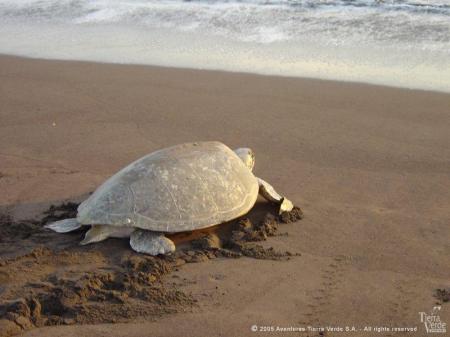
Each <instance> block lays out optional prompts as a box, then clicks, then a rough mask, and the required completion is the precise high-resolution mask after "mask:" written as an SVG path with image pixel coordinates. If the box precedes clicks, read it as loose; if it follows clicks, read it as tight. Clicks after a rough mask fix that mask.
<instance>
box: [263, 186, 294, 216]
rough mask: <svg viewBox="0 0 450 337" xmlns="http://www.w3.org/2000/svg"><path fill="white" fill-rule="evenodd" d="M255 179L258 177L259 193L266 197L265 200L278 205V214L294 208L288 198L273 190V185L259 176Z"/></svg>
mask: <svg viewBox="0 0 450 337" xmlns="http://www.w3.org/2000/svg"><path fill="white" fill-rule="evenodd" d="M257 179H258V184H259V193H261V195H262V196H263V197H264V198H266V199H267V200H269V201H271V202H273V203H276V204H279V205H280V210H279V213H280V214H281V213H283V212H290V211H292V209H293V208H294V205H293V204H292V202H291V201H290V200H289V199H288V198H286V197H283V196H282V195H280V194H278V192H277V191H275V189H274V188H273V186H272V185H270V184H269V183H268V182H267V181H265V180H263V179H261V178H257Z"/></svg>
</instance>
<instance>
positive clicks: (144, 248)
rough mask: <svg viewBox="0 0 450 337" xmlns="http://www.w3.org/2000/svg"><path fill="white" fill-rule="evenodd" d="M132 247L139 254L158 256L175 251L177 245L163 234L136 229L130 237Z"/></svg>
mask: <svg viewBox="0 0 450 337" xmlns="http://www.w3.org/2000/svg"><path fill="white" fill-rule="evenodd" d="M130 246H131V248H133V250H135V251H136V252H138V253H145V254H149V255H153V256H156V255H158V254H162V255H164V254H169V253H172V252H174V251H175V244H174V243H173V241H172V240H170V239H169V238H166V237H165V236H164V234H163V233H160V232H152V231H147V230H142V229H136V230H135V231H134V232H133V233H131V236H130Z"/></svg>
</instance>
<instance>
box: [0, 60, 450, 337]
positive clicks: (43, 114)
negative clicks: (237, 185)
mask: <svg viewBox="0 0 450 337" xmlns="http://www.w3.org/2000/svg"><path fill="white" fill-rule="evenodd" d="M0 76H1V81H0V191H2V193H1V194H0V212H1V214H8V215H10V216H11V217H12V218H13V219H14V221H16V222H20V221H21V220H24V219H41V218H42V217H43V212H44V211H45V210H46V209H48V208H49V206H50V205H60V204H61V203H63V202H67V201H71V202H80V201H82V200H83V198H85V197H86V196H87V195H88V193H89V192H90V191H92V190H94V189H95V188H96V186H98V185H99V184H100V183H101V182H103V181H104V180H105V179H106V178H107V177H109V176H110V175H111V174H113V173H115V172H116V171H117V170H118V169H120V168H121V167H123V166H124V165H126V164H128V163H129V162H131V161H133V160H135V159H137V158H139V157H140V156H142V155H144V154H147V153H149V152H152V151H154V150H156V149H159V148H162V147H166V146H169V145H173V144H178V143H183V142H190V141H197V140H219V141H222V142H224V143H225V144H227V145H229V146H230V147H231V148H235V147H241V146H248V147H251V148H252V149H254V151H255V153H256V167H255V173H256V175H258V176H260V177H262V178H264V179H265V180H267V181H269V182H270V183H272V184H273V185H274V186H275V188H276V189H277V190H279V191H280V192H282V193H283V194H285V195H287V196H288V197H289V198H290V199H291V200H293V201H294V202H295V204H297V205H299V206H300V207H302V209H303V211H304V213H305V217H304V219H302V220H301V221H298V222H294V223H290V224H284V225H283V226H280V229H279V231H280V234H282V233H287V234H285V235H277V236H274V237H270V238H268V240H267V241H264V242H263V244H264V246H266V247H273V248H274V249H275V250H279V251H289V252H292V253H293V254H298V256H292V257H291V258H289V259H282V260H273V259H255V258H251V257H242V258H238V259H235V258H227V257H221V256H218V257H215V258H213V259H201V260H202V262H201V263H187V264H183V265H182V266H180V267H179V268H178V267H177V268H176V270H173V271H172V272H171V273H170V274H167V275H162V276H161V277H162V279H163V283H162V284H163V285H164V286H165V287H166V288H167V289H168V290H169V291H170V290H174V291H180V292H182V293H183V294H186V296H188V298H186V299H185V298H181V302H182V303H181V304H182V305H180V306H178V305H177V306H176V307H175V308H174V310H166V311H164V310H162V311H161V310H159V311H157V312H156V313H155V312H154V311H152V310H149V311H148V312H147V313H145V315H141V316H140V317H139V318H137V319H133V315H134V314H135V312H133V311H130V310H131V309H130V310H128V312H130V315H129V316H130V317H128V318H126V320H125V321H126V322H119V323H113V324H112V323H104V324H89V321H86V322H85V323H86V324H73V323H74V322H73V321H66V322H62V323H61V324H62V325H58V326H52V327H45V326H44V327H41V328H33V327H30V328H31V329H30V330H28V332H26V333H25V334H24V335H25V336H42V335H45V336H58V337H59V336H136V337H137V336H193V337H194V336H247V335H249V336H255V335H283V336H286V335H294V334H295V333H289V332H284V333H281V332H278V333H277V332H272V333H270V332H259V333H254V332H252V331H251V326H252V325H257V326H258V327H269V328H268V329H270V327H274V328H275V329H276V327H277V326H279V327H284V328H289V327H305V328H306V327H307V326H313V327H327V326H334V327H342V328H344V329H345V327H346V326H352V325H354V326H355V328H356V329H363V328H364V327H365V326H370V327H409V328H414V327H417V330H418V331H417V332H413V333H401V332H392V331H391V332H383V333H376V332H374V331H372V332H364V331H356V332H349V333H339V334H337V333H330V332H326V333H325V335H327V336H335V335H338V336H347V335H348V336H381V335H383V336H411V335H415V336H423V335H425V330H424V325H423V323H421V322H420V316H419V312H427V313H429V312H430V311H431V309H432V308H433V306H434V305H436V303H442V309H441V310H440V318H441V320H442V321H444V322H447V323H448V324H449V323H450V307H449V304H448V303H446V302H444V301H443V300H439V299H437V298H436V297H435V296H434V294H435V290H436V289H447V288H449V287H450V281H449V280H450V261H449V259H448V256H449V255H450V245H449V238H450V227H449V223H450V188H449V186H450V146H449V144H450V132H449V130H450V94H443V93H435V92H427V91H417V90H407V89H395V88H388V87H382V86H372V85H364V84H353V83H342V82H331V81H320V80H311V79H298V78H281V77H269V76H258V75H251V74H234V73H226V72H212V71H198V70H185V69H169V68H157V67H148V66H128V65H109V64H95V63H82V62H60V61H45V60H31V59H22V58H16V57H9V56H1V57H0ZM270 211H272V212H273V209H272V208H271V206H270V205H268V204H267V203H266V202H264V201H263V200H259V201H258V204H257V207H256V209H255V211H254V212H253V213H251V214H250V215H249V217H250V218H251V219H252V220H254V221H257V219H259V217H260V215H261V214H264V213H265V212H270ZM27 228H28V227H27ZM33 228H34V227H33ZM2 230H3V232H2V233H4V232H5V231H4V228H3V229H2ZM33 230H34V229H33ZM36 231H37V234H36V233H35V232H33V233H32V234H31V235H30V236H29V237H24V236H21V235H17V238H15V237H14V236H11V232H8V233H10V234H8V235H9V236H8V237H7V240H6V239H5V238H6V236H3V237H2V239H3V240H2V241H1V242H0V261H3V262H2V263H3V265H1V266H0V268H2V269H1V271H2V273H0V280H1V282H0V296H1V297H2V299H6V298H7V299H12V298H10V297H12V294H14V295H17V287H18V286H19V285H21V283H20V282H25V281H26V282H29V280H27V278H26V277H24V276H23V273H28V274H29V275H31V276H30V277H33V278H34V279H33V280H34V282H38V281H39V282H43V283H48V282H51V281H52V280H53V279H54V277H59V276H61V275H63V276H67V275H70V273H71V272H74V271H76V272H80V271H82V272H83V273H86V274H89V273H97V272H99V271H100V272H105V270H106V271H107V270H109V271H117V270H118V269H117V265H115V264H116V263H122V259H124V258H129V259H134V258H135V257H134V256H135V255H134V254H133V253H132V251H131V250H130V249H129V248H128V245H127V242H126V240H111V241H107V242H105V243H102V244H100V246H98V248H96V246H89V247H79V246H78V245H77V242H78V241H79V239H80V238H81V234H80V233H78V234H76V233H75V234H70V235H66V236H64V235H56V234H48V233H46V232H43V231H41V230H40V228H38V229H37V230H36ZM36 237H38V238H39V237H40V238H41V239H40V241H39V240H37V239H34V238H36ZM39 247H41V248H39ZM42 247H47V249H48V250H46V249H45V248H42ZM35 249H43V250H38V251H34V253H33V250H35ZM27 254H28V255H27ZM30 254H31V255H30ZM33 254H34V255H37V256H38V257H37V258H36V257H34V255H33ZM46 254H47V255H46ZM64 254H66V255H64ZM4 261H7V262H8V261H9V262H8V263H11V261H19V262H20V263H19V262H18V263H16V264H14V268H15V269H13V268H12V267H11V268H10V269H8V268H9V267H8V263H7V264H5V262H4ZM33 261H34V262H33ZM36 261H38V262H39V261H40V262H39V263H40V264H36ZM118 261H119V262H118ZM41 271H42V272H41ZM52 276H53V278H52ZM12 285H15V287H16V290H15V291H16V293H13V292H11V293H8V291H10V290H8V289H10V288H11V289H12ZM23 286H24V289H27V288H26V287H27V285H26V283H24V284H23ZM166 288H165V289H166ZM113 290H114V289H113ZM118 291H119V293H120V289H119V290H118ZM24 292H25V290H24ZM9 295H11V296H9ZM25 295H26V294H25V293H24V294H23V296H25ZM149 296H151V295H149ZM184 300H186V301H185V302H184ZM118 307H119V308H120V305H119V306H118ZM164 308H166V307H164ZM146 315H147V316H146ZM124 316H125V315H124ZM75 323H76V322H75ZM447 329H448V328H447ZM297 335H298V333H297ZM300 335H303V336H318V335H320V332H319V331H308V332H305V333H303V334H300Z"/></svg>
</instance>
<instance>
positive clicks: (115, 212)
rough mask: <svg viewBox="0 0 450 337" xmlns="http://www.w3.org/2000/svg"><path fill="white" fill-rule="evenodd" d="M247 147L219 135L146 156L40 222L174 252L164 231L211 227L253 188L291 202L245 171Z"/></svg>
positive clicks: (243, 207) (247, 202) (282, 206)
mask: <svg viewBox="0 0 450 337" xmlns="http://www.w3.org/2000/svg"><path fill="white" fill-rule="evenodd" d="M254 164H255V156H254V155H253V152H252V150H251V149H249V148H239V149H237V150H235V151H233V150H231V149H230V148H228V147H227V146H226V145H224V144H222V143H220V142H197V143H187V144H180V145H176V146H173V147H169V148H165V149H162V150H159V151H156V152H153V153H150V154H149V155H146V156H144V157H142V158H140V159H138V160H136V161H135V162H133V163H131V164H130V165H128V166H127V167H125V168H123V169H122V170H121V171H119V172H117V173H116V174H115V175H113V176H112V177H111V178H109V179H108V180H106V181H105V182H104V183H103V184H102V185H101V186H100V187H99V188H98V189H97V190H96V191H95V192H94V193H93V194H92V195H91V196H89V198H88V199H86V200H85V201H84V202H83V203H81V204H80V205H79V206H78V210H77V211H78V213H77V217H76V218H71V219H65V220H60V221H57V222H53V223H50V224H48V225H46V226H45V227H46V228H50V229H52V230H54V231H56V232H58V233H66V232H70V231H73V230H76V229H78V228H80V227H81V226H83V225H90V226H91V228H90V229H89V230H88V231H87V232H86V234H85V237H84V240H83V241H81V244H83V245H84V244H88V243H93V242H99V241H102V240H105V239H106V238H108V237H119V238H123V237H130V245H131V248H133V249H134V250H135V251H137V252H141V253H146V254H150V255H158V254H168V253H171V252H173V251H175V244H174V243H173V242H172V241H171V240H170V239H169V238H167V237H165V236H164V233H174V232H184V231H192V230H196V229H201V228H206V227H210V226H214V225H217V224H220V223H223V222H226V221H230V220H233V219H235V218H238V217H239V216H241V215H244V214H246V213H247V212H248V211H249V210H250V209H251V208H252V207H253V205H254V204H255V202H256V199H257V197H258V192H259V193H261V195H262V196H264V197H265V198H266V199H267V200H269V201H271V202H274V203H276V204H278V205H279V211H280V213H281V212H284V211H290V210H292V208H293V205H292V203H291V202H290V201H289V200H288V199H286V198H285V197H283V196H281V195H279V194H278V193H277V192H276V191H275V190H274V188H273V187H272V186H271V185H269V184H268V183H267V182H265V181H264V180H262V179H261V178H257V177H255V176H254V175H253V173H252V169H253V166H254Z"/></svg>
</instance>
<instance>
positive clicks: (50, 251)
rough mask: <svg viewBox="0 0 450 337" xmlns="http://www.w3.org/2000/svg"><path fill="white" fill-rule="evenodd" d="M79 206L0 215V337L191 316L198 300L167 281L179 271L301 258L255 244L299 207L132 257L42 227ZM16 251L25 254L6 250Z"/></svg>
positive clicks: (124, 248)
mask: <svg viewBox="0 0 450 337" xmlns="http://www.w3.org/2000/svg"><path fill="white" fill-rule="evenodd" d="M76 208H77V204H74V203H66V204H62V205H60V206H52V207H50V208H49V209H48V210H47V211H46V212H45V213H44V217H43V218H42V219H40V220H31V221H20V222H15V221H13V220H12V219H11V218H10V217H9V216H7V215H3V216H1V217H0V336H1V337H4V336H10V335H14V334H17V333H20V331H22V330H27V329H31V328H33V327H40V326H48V325H60V324H87V323H111V322H127V321H130V320H135V319H139V318H145V319H146V320H148V319H156V318H157V317H160V316H161V315H165V314H168V313H173V312H178V311H182V310H183V311H184V310H189V308H191V307H192V306H195V303H196V300H195V299H194V298H192V296H191V295H190V294H185V293H184V292H183V291H181V290H180V289H179V288H176V286H175V285H174V284H173V283H170V282H166V281H165V279H166V278H167V277H166V276H167V275H168V274H170V273H171V272H172V271H173V270H174V269H176V268H178V267H180V266H181V265H184V264H186V263H195V262H202V261H207V260H209V259H215V258H239V257H242V256H249V257H253V258H258V259H273V260H280V259H288V258H290V257H291V256H293V255H296V254H294V253H291V252H277V251H275V250H274V249H273V248H264V247H263V246H261V245H259V244H257V242H258V241H264V240H267V238H268V237H270V236H274V235H277V233H278V227H279V225H280V223H284V222H291V221H295V220H298V219H301V217H302V214H301V210H300V209H299V208H295V209H294V210H293V211H292V212H291V213H289V214H282V215H281V216H275V215H272V214H267V215H266V216H265V218H264V220H263V221H261V222H257V223H252V222H251V221H250V220H249V219H241V220H238V221H234V222H230V223H228V224H224V225H221V226H220V227H221V228H222V227H223V226H225V227H226V226H228V227H229V230H228V231H225V233H226V234H223V233H221V234H218V233H216V232H214V231H213V232H207V233H203V234H202V233H200V235H198V236H199V237H198V238H196V239H195V240H192V241H190V242H189V244H188V245H185V246H182V245H181V246H180V248H179V249H178V250H177V251H176V252H175V254H173V255H171V256H158V257H152V256H147V255H142V254H137V253H135V252H133V251H132V250H131V249H130V248H129V246H128V242H127V240H116V239H110V240H107V241H105V242H103V243H99V244H96V245H90V246H79V245H78V243H79V241H80V239H81V237H82V235H83V231H82V230H79V231H76V232H74V233H70V234H64V235H63V234H57V233H53V232H50V231H48V230H45V229H43V226H44V225H45V224H46V223H48V222H50V221H55V220H59V219H64V218H68V217H74V216H75V214H76ZM14 245H16V246H18V245H21V246H22V247H24V249H23V251H21V252H20V253H17V249H15V250H14V252H11V251H9V250H8V247H12V246H14ZM25 247H28V248H25ZM178 286H179V285H178Z"/></svg>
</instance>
